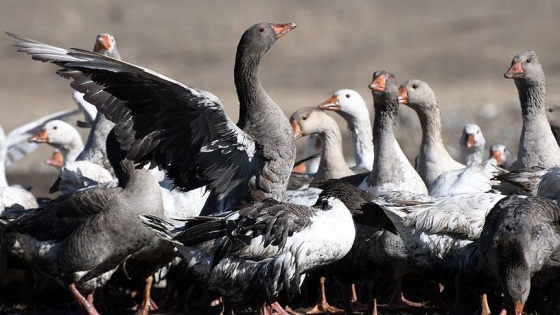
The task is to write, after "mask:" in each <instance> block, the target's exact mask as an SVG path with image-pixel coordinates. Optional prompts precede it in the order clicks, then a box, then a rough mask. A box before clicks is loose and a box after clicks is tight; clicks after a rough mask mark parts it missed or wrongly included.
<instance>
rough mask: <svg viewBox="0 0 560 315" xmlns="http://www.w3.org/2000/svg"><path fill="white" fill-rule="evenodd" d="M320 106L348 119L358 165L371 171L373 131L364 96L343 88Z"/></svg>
mask: <svg viewBox="0 0 560 315" xmlns="http://www.w3.org/2000/svg"><path fill="white" fill-rule="evenodd" d="M318 107H319V108H320V109H322V110H331V111H334V112H336V113H338V114H339V115H340V116H342V117H343V118H344V120H346V123H347V124H348V129H349V130H350V134H351V135H352V146H353V149H354V159H355V161H356V166H357V167H359V168H362V169H364V170H367V171H371V170H372V169H373V159H374V154H373V131H372V127H371V122H370V119H369V112H368V109H367V105H366V101H365V100H364V98H363V97H362V96H361V95H360V94H359V93H358V92H356V91H354V90H350V89H342V90H338V91H336V92H335V93H334V95H333V96H332V97H331V98H329V99H328V100H326V101H324V102H323V103H321V104H319V106H318Z"/></svg>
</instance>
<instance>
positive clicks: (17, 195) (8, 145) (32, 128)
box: [0, 109, 77, 209]
mask: <svg viewBox="0 0 560 315" xmlns="http://www.w3.org/2000/svg"><path fill="white" fill-rule="evenodd" d="M76 113H77V111H76V110H75V109H66V110H62V111H58V112H56V113H53V114H49V115H46V116H44V117H41V118H39V119H35V120H33V121H31V122H29V123H26V124H24V125H22V126H19V127H17V128H15V129H13V130H12V131H10V132H9V133H8V134H7V135H6V134H5V133H4V129H2V127H1V126H0V207H1V208H3V209H5V208H11V207H14V206H16V207H18V208H23V209H32V208H37V207H38V204H37V200H36V199H35V196H33V194H32V193H31V192H29V191H28V190H26V189H24V188H22V187H19V186H17V185H8V180H7V178H6V167H7V166H9V165H11V164H12V163H14V162H16V161H17V160H19V159H21V158H22V157H24V156H25V155H26V154H28V153H29V152H32V151H33V150H35V149H36V148H37V145H36V144H33V143H28V142H27V138H29V137H30V136H31V135H33V134H35V133H36V132H38V131H39V130H40V129H41V127H42V125H43V124H44V123H46V122H48V121H51V120H56V119H68V118H69V117H71V116H73V115H75V114H76Z"/></svg>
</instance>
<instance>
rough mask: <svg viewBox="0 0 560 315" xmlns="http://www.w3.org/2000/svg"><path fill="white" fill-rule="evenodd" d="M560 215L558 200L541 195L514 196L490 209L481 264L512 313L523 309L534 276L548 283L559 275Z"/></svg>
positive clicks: (480, 252)
mask: <svg viewBox="0 0 560 315" xmlns="http://www.w3.org/2000/svg"><path fill="white" fill-rule="evenodd" d="M559 218H560V209H559V208H558V205H557V204H556V202H555V201H552V200H549V199H547V198H543V197H538V196H537V197H533V196H530V197H526V198H522V196H508V197H506V198H504V199H502V200H501V201H500V202H499V203H498V204H496V206H495V207H494V208H493V209H492V210H491V211H490V213H488V216H487V218H486V222H485V224H484V228H483V230H482V233H481V235H480V240H479V255H480V261H481V267H482V270H483V272H484V273H485V274H487V275H488V276H490V277H491V278H492V279H494V280H495V281H497V282H498V284H499V285H500V287H501V289H502V292H503V297H504V306H505V310H506V311H507V313H508V314H515V315H518V314H522V313H523V308H524V304H525V302H526V301H527V298H528V296H529V292H530V289H531V282H534V283H536V284H539V285H545V284H546V283H548V282H550V280H551V279H553V278H554V277H556V276H557V273H558V268H559V267H560V263H558V262H559V261H560V254H559V253H560V251H559V249H560V233H559V232H558V219H559ZM551 303H557V301H556V299H555V298H553V301H551Z"/></svg>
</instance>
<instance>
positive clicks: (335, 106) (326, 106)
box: [317, 95, 340, 112]
mask: <svg viewBox="0 0 560 315" xmlns="http://www.w3.org/2000/svg"><path fill="white" fill-rule="evenodd" d="M339 104H340V103H339V102H338V96H337V95H333V96H332V97H331V98H329V99H328V100H326V101H324V102H323V103H321V104H319V105H318V106H317V107H318V108H319V109H322V110H333V111H335V112H338V111H339V110H340V105H339Z"/></svg>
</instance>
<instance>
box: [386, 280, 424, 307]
mask: <svg viewBox="0 0 560 315" xmlns="http://www.w3.org/2000/svg"><path fill="white" fill-rule="evenodd" d="M423 306H424V305H423V304H422V303H417V302H412V301H409V300H407V299H406V298H405V297H404V295H403V293H402V277H399V278H397V280H396V284H395V291H394V292H393V296H392V297H391V301H390V302H389V305H388V308H389V309H401V308H409V307H423Z"/></svg>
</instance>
